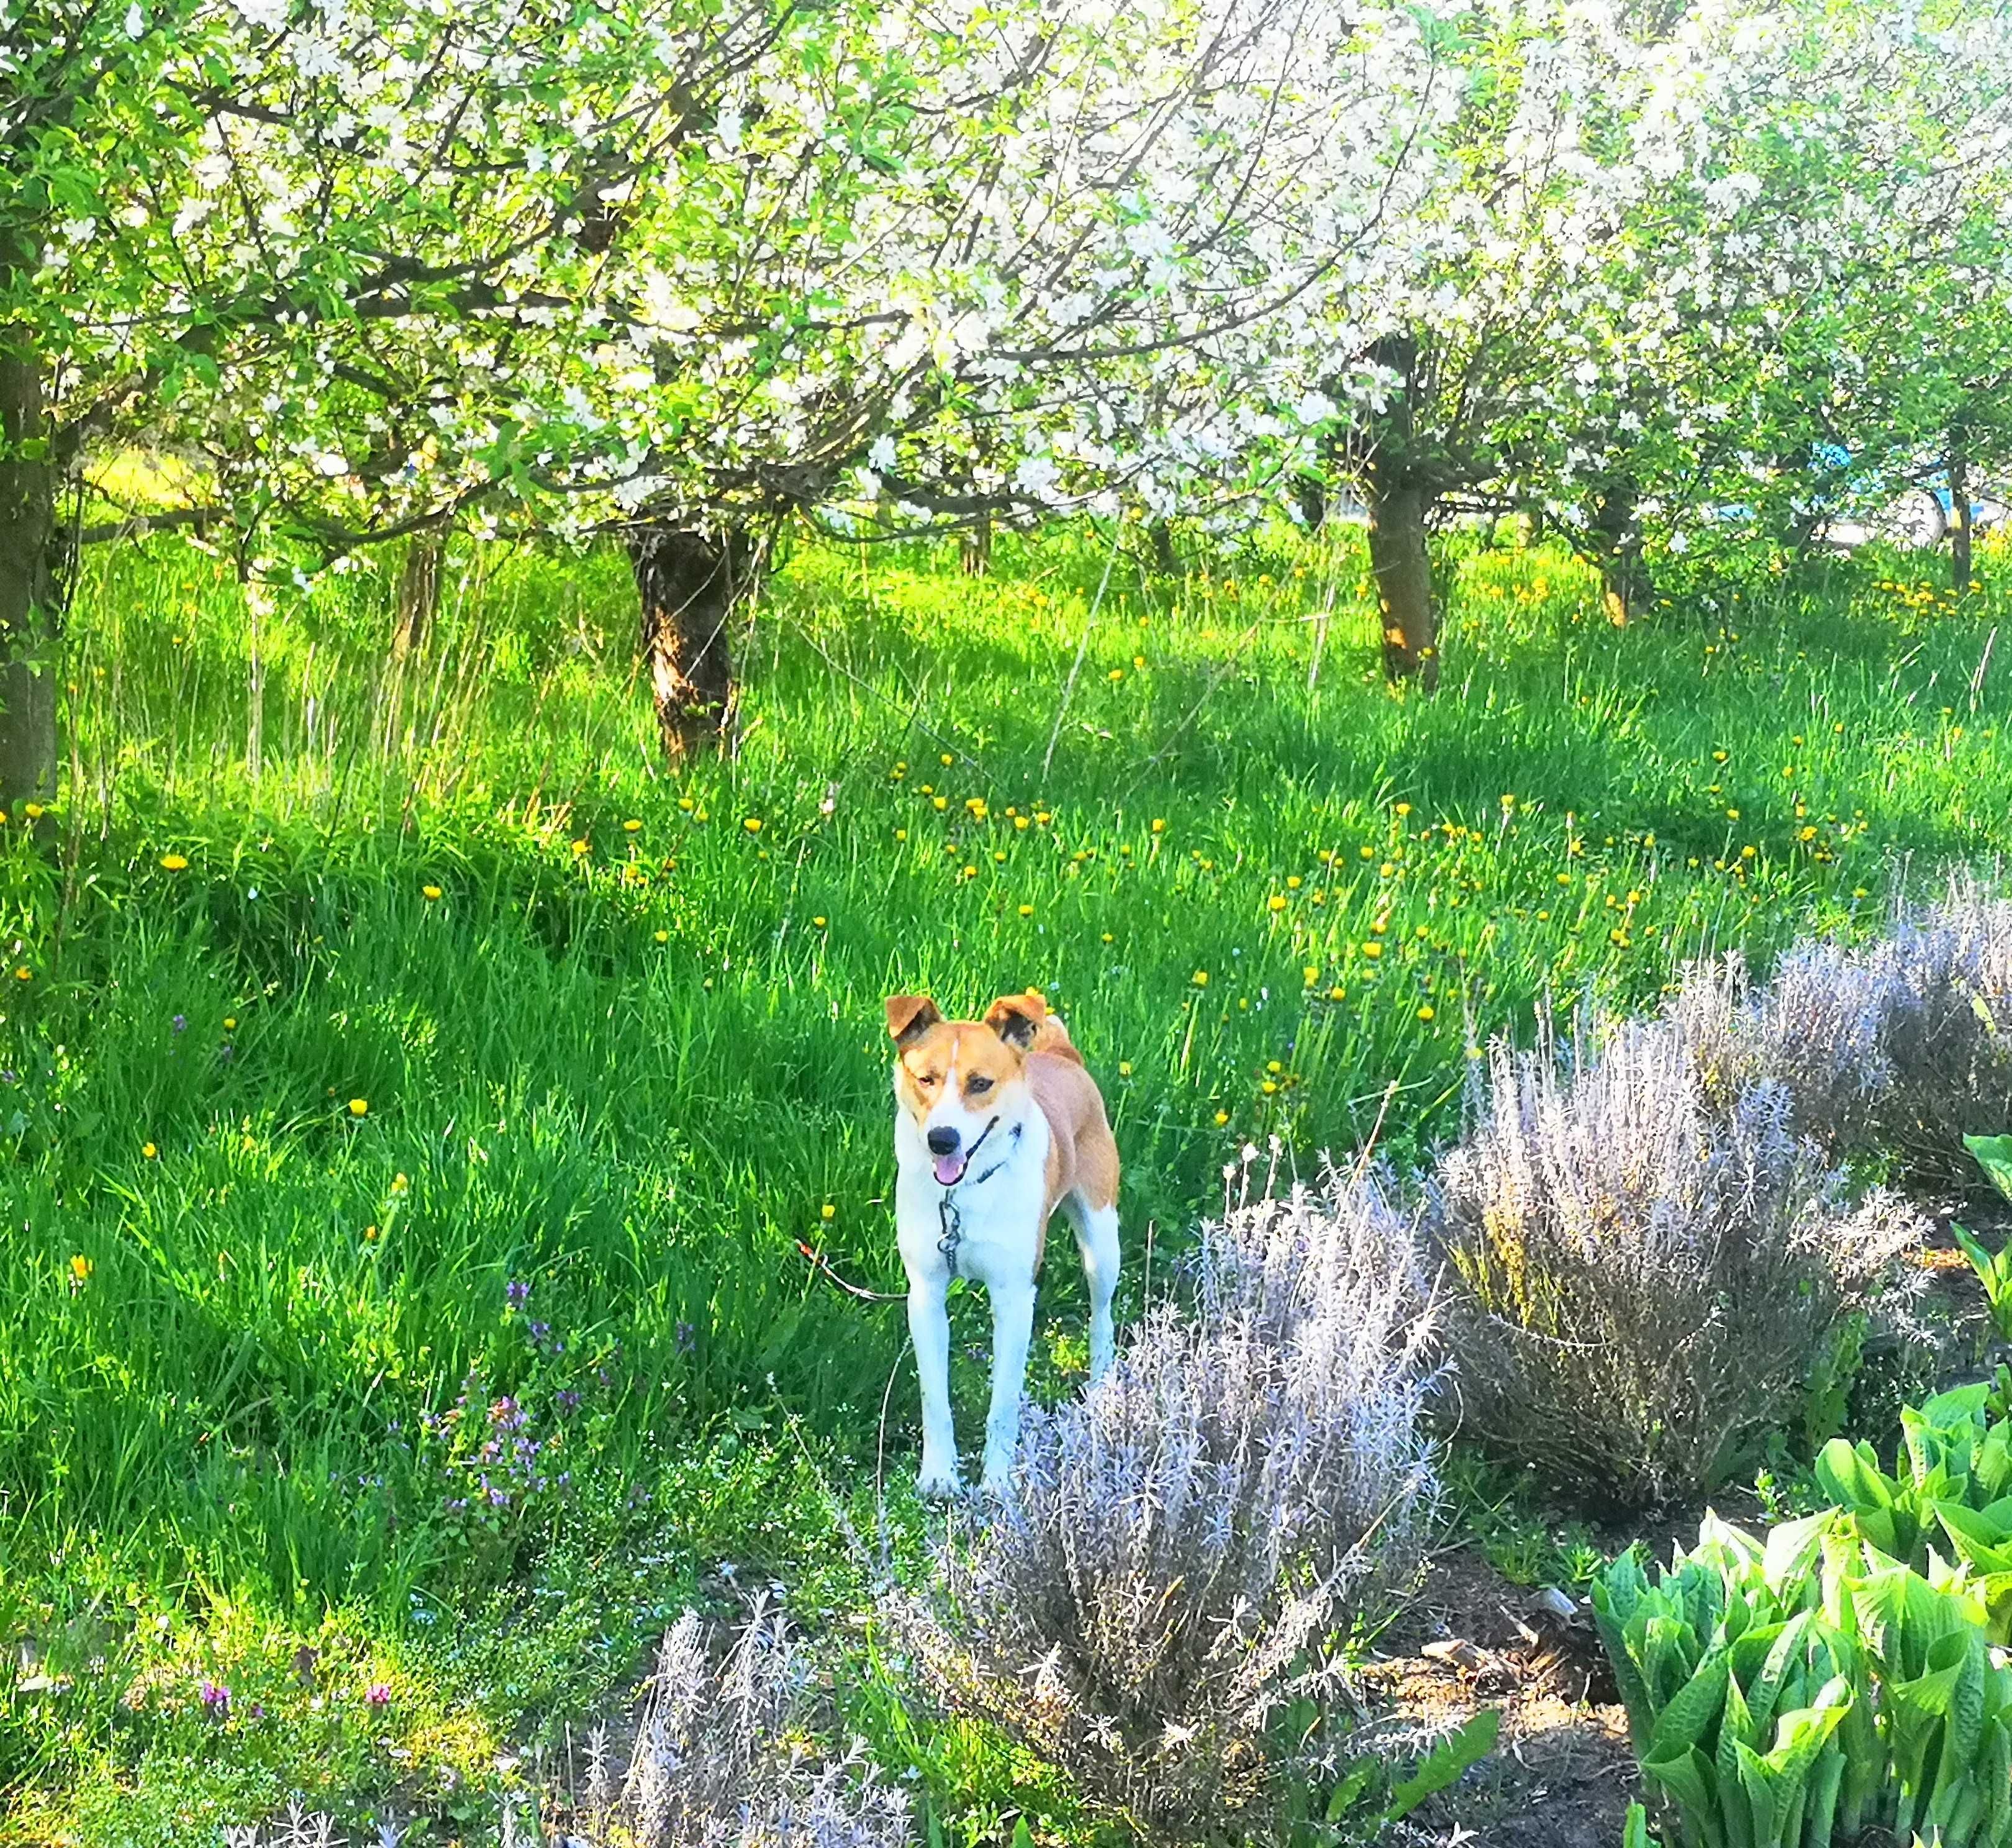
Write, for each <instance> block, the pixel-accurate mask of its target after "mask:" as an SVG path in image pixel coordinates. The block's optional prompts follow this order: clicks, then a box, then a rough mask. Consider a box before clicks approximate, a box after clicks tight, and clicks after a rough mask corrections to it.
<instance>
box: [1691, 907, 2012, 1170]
mask: <svg viewBox="0 0 2012 1848" xmlns="http://www.w3.org/2000/svg"><path fill="white" fill-rule="evenodd" d="M1664 1018H1665V1019H1666V1020H1668V1022H1670V1023H1671V1026H1673V1027H1674V1028H1675V1030H1676V1031H1678V1033H1680V1034H1681V1035H1682V1037H1683V1038H1684V1040H1686V1044H1689V1046H1690V1047H1692V1048H1693V1052H1694V1054H1695V1056H1696V1060H1697V1063H1698V1066H1699V1069H1700V1074H1701V1075H1702V1076H1703V1079H1704V1080H1705V1082H1706V1085H1707V1091H1708V1093H1710V1094H1711V1095H1712V1096H1714V1098H1715V1099H1717V1100H1718V1101H1720V1102H1721V1104H1723V1103H1725V1102H1726V1101H1728V1100H1729V1099H1730V1097H1732V1096H1735V1095H1737V1093H1739V1091H1740V1090H1743V1088H1744V1087H1745V1086H1747V1085H1749V1084H1751V1083H1755V1082H1757V1081H1760V1080H1764V1079H1765V1080H1770V1081H1772V1082H1774V1083H1777V1084H1779V1085H1781V1086H1782V1087H1783V1088H1784V1089H1785V1090H1786V1092H1787V1093H1788V1095H1789V1100H1790V1104H1791V1107H1792V1109H1793V1114H1794V1118H1795V1122H1796V1129H1797V1130H1798V1131H1799V1132H1800V1133H1802V1134H1803V1135H1806V1136H1810V1137H1812V1138H1814V1140H1818V1142H1820V1143H1822V1144H1823V1146H1824V1147H1825V1148H1826V1149H1828V1150H1830V1151H1833V1152H1835V1153H1838V1154H1853V1153H1860V1152H1865V1151H1890V1152H1892V1153H1893V1154H1896V1155H1897V1156H1899V1158H1900V1160H1901V1162H1902V1164H1903V1166H1904V1168H1906V1170H1907V1172H1908V1174H1909V1175H1910V1176H1911V1177H1912V1178H1913V1179H1915V1180H1917V1181H1919V1182H1922V1183H1927V1184H1928V1185H1930V1186H1937V1187H1950V1186H1954V1187H1957V1188H1967V1187H1972V1186H1975V1185H1976V1183H1977V1173H1976V1168H1975V1164H1974V1163H1972V1162H1971V1161H1969V1160H1968V1158H1967V1156H1966V1155H1965V1154H1964V1147H1963V1138H1964V1135H1965V1134H1966V1133H1971V1134H1984V1133H1996V1131H1997V1130H1999V1129H2002V1128H2003V1127H2005V1126H2007V1125H2012V1031H2009V1029H2012V902H2008V901H2006V900H2004V899H2002V898H1998V897H1993V896H1992V894H1990V893H1989V892H1988V891H1987V890H1985V888H1984V887H1982V885H1980V884H1979V883H1977V882H1976V881H1975V880H1974V879H1956V880H1954V881H1953V882H1952V883H1951V884H1950V887H1949V889H1948V890H1947V892H1946V894H1944V896H1943V897H1942V899H1941V900H1940V901H1938V902H1937V903H1935V904H1932V905H1928V906H1926V907H1924V908H1917V909H1914V910H1911V911H1903V912H1900V913H1899V914H1898V915H1896V919H1895V921H1894V925H1893V928H1892V931H1891V933H1889V935H1887V936H1884V937H1882V938H1880V939H1878V940H1877V941H1875V942H1873V943H1870V944H1862V945H1850V944H1836V943H1830V942H1825V941H1822V940H1808V941H1805V942H1803V943H1800V944H1796V947H1794V948H1793V949H1792V950H1790V951H1788V952H1787V954H1785V955H1784V956H1783V957H1782V958H1781V960H1780V961H1779V962H1778V964H1777V965H1775V971H1774V974H1773V976H1772V977H1771V979H1770V980H1769V981H1768V983H1766V985H1765V986H1755V985H1753V983H1750V982H1749V981H1748V979H1746V972H1745V970H1744V969H1743V967H1742V966H1741V965H1740V963H1739V959H1738V958H1737V957H1729V958H1725V960H1723V961H1719V962H1717V963H1711V964H1704V965H1697V966H1695V967H1693V969H1689V970H1688V971H1686V974H1685V977H1684V979H1683V981H1682V983H1681V984H1680V985H1679V987H1678V992H1677V994H1676V995H1675V997H1674V998H1673V1000H1672V1001H1671V1003H1670V1004H1669V1007H1668V1009H1667V1010H1666V1011H1665V1015H1664Z"/></svg>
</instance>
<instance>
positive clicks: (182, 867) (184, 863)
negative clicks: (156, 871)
mask: <svg viewBox="0 0 2012 1848" xmlns="http://www.w3.org/2000/svg"><path fill="white" fill-rule="evenodd" d="M161 870H162V872H187V870H188V859H187V856H186V855H185V854H162V856H161Z"/></svg>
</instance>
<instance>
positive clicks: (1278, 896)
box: [1265, 892, 1286, 912]
mask: <svg viewBox="0 0 2012 1848" xmlns="http://www.w3.org/2000/svg"><path fill="white" fill-rule="evenodd" d="M1265 904H1266V905H1267V907H1268V908H1269V909H1271V910H1272V911H1275V912H1282V911H1283V910H1284V909H1285V908H1286V895H1285V894H1284V893H1282V892H1274V893H1273V894H1272V896H1271V897H1269V898H1268V899H1266V900H1265Z"/></svg>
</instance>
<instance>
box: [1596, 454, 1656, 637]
mask: <svg viewBox="0 0 2012 1848" xmlns="http://www.w3.org/2000/svg"><path fill="white" fill-rule="evenodd" d="M1635 502H1636V491H1635V484H1634V483H1632V481H1621V482H1610V483H1607V486H1606V487H1604V488H1602V489H1601V490H1600V493H1599V494H1598V495H1597V496H1596V498H1595V500H1594V502H1593V522H1592V528H1591V537H1592V544H1593V555H1594V560H1595V562H1596V563H1597V564H1598V565H1599V567H1600V594H1601V601H1602V602H1603V603H1604V605H1605V607H1606V610H1607V620H1608V621H1609V622H1610V623H1612V624H1613V625H1614V627H1615V628H1617V629H1625V628H1626V627H1627V626H1628V625H1629V623H1633V622H1636V621H1639V619H1641V617H1642V616H1643V615H1644V614H1645V613H1646V612H1647V610H1648V608H1649V607H1650V603H1651V602H1652V601H1653V598H1654V597H1655V594H1656V586H1655V581H1654V580H1653V578H1652V577H1651V576H1650V574H1649V562H1648V560H1647V559H1646V558H1643V555H1642V531H1641V528H1640V527H1639V526H1637V525H1636V519H1635Z"/></svg>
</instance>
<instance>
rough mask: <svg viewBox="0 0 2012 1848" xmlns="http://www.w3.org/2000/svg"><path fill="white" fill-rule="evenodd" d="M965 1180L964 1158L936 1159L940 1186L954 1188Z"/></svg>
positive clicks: (943, 1157) (946, 1157)
mask: <svg viewBox="0 0 2012 1848" xmlns="http://www.w3.org/2000/svg"><path fill="white" fill-rule="evenodd" d="M962 1179H964V1157H963V1156H961V1155H939V1156H937V1157H936V1180H937V1183H938V1184H939V1185H940V1186H945V1187H954V1186H956V1185H957V1184H958V1182H959V1181H961V1180H962Z"/></svg>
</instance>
